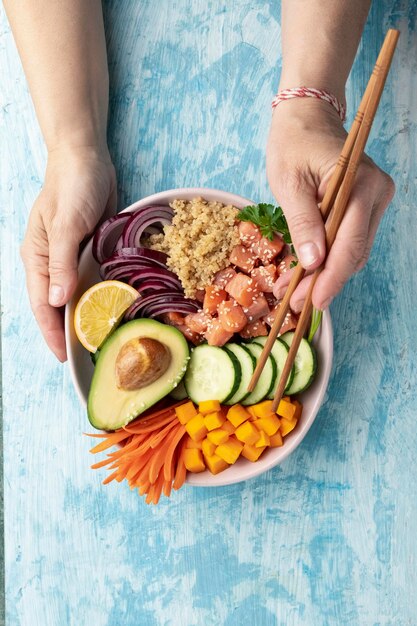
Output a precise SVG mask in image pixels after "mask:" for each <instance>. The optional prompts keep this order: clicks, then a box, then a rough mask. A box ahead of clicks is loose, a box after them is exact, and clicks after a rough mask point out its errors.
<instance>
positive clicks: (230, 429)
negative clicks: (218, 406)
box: [222, 420, 236, 435]
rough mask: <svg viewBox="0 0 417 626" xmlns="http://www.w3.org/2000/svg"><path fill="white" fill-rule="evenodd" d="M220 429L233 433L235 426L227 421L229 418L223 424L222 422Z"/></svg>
mask: <svg viewBox="0 0 417 626" xmlns="http://www.w3.org/2000/svg"><path fill="white" fill-rule="evenodd" d="M222 430H225V431H226V432H227V433H229V435H233V433H234V432H235V430H236V428H235V427H234V426H233V424H231V422H229V420H226V421H225V422H224V424H222Z"/></svg>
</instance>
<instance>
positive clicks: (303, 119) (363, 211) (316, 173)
mask: <svg viewBox="0 0 417 626" xmlns="http://www.w3.org/2000/svg"><path fill="white" fill-rule="evenodd" d="M345 138H346V131H345V130H344V128H343V125H342V122H341V121H340V119H339V117H338V115H337V113H336V111H334V109H333V108H332V107H331V105H329V104H327V103H325V102H322V101H316V100H313V99H312V98H303V99H293V100H288V101H286V102H282V103H280V104H279V105H278V106H277V107H276V109H275V111H274V113H273V118H272V124H271V129H270V134H269V140H268V148H267V172H268V179H269V184H270V186H271V189H272V192H273V194H274V196H275V198H276V200H277V202H278V203H279V204H280V205H281V206H282V209H283V211H284V214H285V216H286V218H287V221H288V225H289V228H290V232H291V236H292V240H293V243H294V247H295V250H296V252H297V256H298V258H299V260H300V262H301V264H302V265H303V267H304V268H305V269H306V270H314V269H315V268H317V267H318V266H319V265H320V264H321V263H322V262H323V260H324V258H325V256H326V246H325V231H324V224H323V219H322V216H321V213H320V211H319V208H318V203H320V201H321V199H322V198H323V196H324V192H325V189H326V185H327V183H328V181H329V179H330V177H331V175H332V173H333V170H334V168H335V165H336V163H337V160H338V157H339V154H340V152H341V150H342V147H343V144H344V141H345ZM394 191H395V186H394V183H393V181H392V179H391V178H390V176H388V174H386V173H385V172H383V171H382V170H381V169H380V168H379V167H377V166H376V165H375V163H374V162H373V161H372V160H371V159H370V158H369V157H367V156H364V158H363V160H362V163H361V164H360V166H359V169H358V172H357V175H356V181H355V184H354V187H353V190H352V193H351V197H350V200H349V203H348V206H347V208H346V213H345V216H344V218H343V221H342V223H341V225H340V228H339V230H338V233H337V236H336V239H335V242H334V244H333V246H332V248H331V250H330V253H329V255H328V257H327V258H326V262H325V267H324V270H323V271H322V272H321V274H320V276H319V277H318V279H317V282H316V284H315V287H314V290H313V296H312V298H313V305H314V306H315V307H316V308H318V309H325V308H326V307H327V306H328V305H329V304H330V302H331V301H332V299H333V298H334V297H335V296H336V294H337V293H339V291H340V290H341V289H342V287H343V285H344V284H345V282H346V281H347V280H348V278H349V277H350V276H351V275H352V274H353V273H355V272H358V271H359V270H360V269H362V268H363V267H364V265H365V264H366V262H367V260H368V257H369V254H370V251H371V248H372V244H373V241H374V238H375V234H376V231H377V228H378V225H379V222H380V220H381V218H382V215H383V213H384V211H385V209H386V208H387V206H388V204H389V203H390V201H391V199H392V197H393V195H394ZM289 279H290V276H289V272H288V273H287V274H284V275H283V276H282V277H281V278H279V279H278V281H277V282H276V284H275V288H274V293H275V295H276V297H278V298H282V297H283V294H284V292H285V288H286V286H287V285H288V283H289ZM308 284H309V278H308V277H306V278H304V280H303V281H302V282H301V283H300V285H299V286H298V287H297V289H296V291H295V292H294V294H293V296H292V299H291V307H292V308H293V309H294V310H295V311H300V310H301V308H302V305H303V302H304V298H305V295H306V292H307V289H308Z"/></svg>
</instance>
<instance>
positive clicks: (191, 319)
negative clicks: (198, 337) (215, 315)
mask: <svg viewBox="0 0 417 626" xmlns="http://www.w3.org/2000/svg"><path fill="white" fill-rule="evenodd" d="M210 320H211V317H210V315H207V314H206V313H204V311H197V313H189V315H186V317H185V319H184V323H185V324H186V325H187V326H188V328H189V329H190V330H192V331H193V332H195V333H201V334H202V333H205V332H206V330H207V327H208V325H209V323H210Z"/></svg>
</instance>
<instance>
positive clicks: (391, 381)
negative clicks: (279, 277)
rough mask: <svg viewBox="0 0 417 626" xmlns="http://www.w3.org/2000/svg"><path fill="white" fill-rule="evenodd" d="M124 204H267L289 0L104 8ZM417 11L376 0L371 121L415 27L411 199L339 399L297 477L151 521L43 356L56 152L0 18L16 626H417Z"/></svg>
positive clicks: (394, 104) (357, 316)
mask: <svg viewBox="0 0 417 626" xmlns="http://www.w3.org/2000/svg"><path fill="white" fill-rule="evenodd" d="M104 12H105V22H106V31H107V41H108V52H109V65H110V75H111V98H110V124H109V142H110V147H111V152H112V155H113V158H114V161H115V165H116V168H117V172H118V178H119V208H123V207H125V206H127V205H128V204H130V203H131V202H132V201H134V200H136V199H138V198H140V197H143V196H145V195H148V194H150V193H153V192H155V191H160V190H163V189H168V188H172V187H186V186H208V187H217V188H221V189H226V190H229V191H232V192H236V193H239V194H241V195H244V196H247V197H251V198H254V199H268V198H270V197H271V194H270V192H269V190H268V186H267V182H266V177H265V159H264V146H265V142H266V136H267V131H268V125H269V120H270V106H269V105H270V100H271V97H272V94H273V92H274V89H275V88H276V86H277V79H278V74H279V68H280V3H279V2H273V1H251V2H250V1H248V0H235V1H234V2H233V3H232V2H218V1H208V2H207V1H203V0H176V1H173V2H168V0H162V1H161V2H158V3H156V2H152V1H151V0H141V2H135V1H133V0H125V1H124V2H123V3H122V2H117V1H116V0H112V1H109V0H108V1H106V2H105V3H104ZM416 19H417V2H416V1H415V0H409V1H407V0H403V1H399V0H396V1H393V2H388V0H381V1H379V0H378V1H375V2H374V4H373V8H372V11H371V15H370V18H369V20H368V23H367V25H366V29H365V34H364V39H363V42H362V44H361V47H360V50H359V53H358V57H357V60H356V62H355V65H354V68H353V72H352V77H351V80H350V81H349V86H348V106H349V119H348V124H349V123H350V122H351V119H352V112H353V111H355V110H356V107H357V105H358V103H359V100H360V97H361V94H362V92H363V90H364V88H365V85H366V82H367V80H368V76H369V73H370V71H371V69H372V66H373V64H374V62H375V59H376V56H377V52H378V50H379V47H380V45H381V42H382V40H383V36H384V33H385V31H386V30H387V28H389V27H390V26H394V27H397V28H399V29H400V30H401V31H402V35H401V39H400V43H399V48H398V52H397V55H396V58H395V60H394V64H393V69H392V73H391V75H390V77H389V81H388V85H387V88H386V91H385V93H384V95H383V99H382V102H381V106H380V110H379V112H378V116H377V119H376V122H375V125H374V129H373V131H372V135H371V138H370V142H369V153H370V154H371V156H373V158H375V160H376V161H377V163H378V164H379V165H381V166H382V167H384V168H385V169H387V171H389V172H390V174H391V175H392V176H393V178H394V179H395V180H396V183H397V195H396V198H395V201H394V202H393V204H392V205H391V207H390V208H389V210H388V212H387V214H386V216H385V218H384V220H383V223H382V226H381V229H380V231H379V234H378V237H377V240H376V244H375V247H374V250H373V253H372V256H371V259H370V262H369V264H368V266H367V267H366V269H365V270H364V271H363V272H361V273H360V274H359V275H357V276H355V277H354V278H353V279H352V280H351V281H350V283H349V284H348V286H347V287H346V288H345V290H344V292H343V294H342V295H341V296H340V297H339V298H338V299H337V300H336V301H335V303H334V305H333V306H332V315H333V319H334V327H335V361H334V370H333V375H332V379H331V383H330V386H329V389H328V393H327V397H326V402H325V404H324V406H323V408H322V410H321V411H320V413H319V415H318V417H317V419H316V421H315V423H314V425H313V427H312V428H311V430H310V432H309V434H308V436H307V437H306V439H305V440H304V442H303V443H302V445H301V446H300V448H299V449H298V450H297V451H296V452H295V453H294V454H293V455H292V456H291V457H290V458H289V459H287V460H286V461H285V462H284V463H283V464H282V466H280V467H278V468H276V469H274V470H273V471H270V472H269V473H267V474H265V475H263V476H261V477H259V478H257V479H255V480H253V481H250V482H247V483H245V484H244V483H242V484H237V485H234V486H229V487H227V488H222V489H220V488H219V489H212V490H210V489H196V488H190V487H186V488H184V489H183V490H181V491H180V492H179V493H177V494H175V495H174V497H172V498H171V500H170V501H165V500H164V501H162V502H161V504H160V505H159V506H158V507H156V508H151V507H147V506H146V505H145V504H144V502H143V501H142V500H141V499H140V498H139V497H138V496H137V495H136V494H135V493H131V492H130V491H129V489H128V488H127V487H126V486H124V485H118V484H113V483H112V484H111V485H109V486H106V487H104V486H102V485H101V480H102V479H103V478H104V476H105V475H106V472H105V470H100V471H95V472H93V471H91V470H90V469H89V465H90V463H91V460H92V459H91V456H90V454H89V452H88V450H89V448H90V440H87V438H86V437H84V436H83V435H82V432H83V431H84V430H88V429H89V428H88V423H87V419H86V416H85V414H84V412H83V410H82V409H81V408H80V406H79V404H78V401H77V398H76V396H75V393H74V391H73V389H72V386H71V381H70V377H69V371H68V368H67V367H66V366H64V367H62V366H60V365H59V364H58V363H57V362H56V361H55V360H54V358H53V357H52V356H51V355H50V354H49V353H48V352H47V351H46V348H45V346H44V344H43V342H42V339H41V337H40V335H39V333H38V331H37V328H36V325H35V322H34V321H33V319H32V317H31V314H30V310H29V305H28V299H27V295H26V292H25V286H24V275H23V268H22V265H21V262H20V259H19V242H20V241H21V240H22V238H23V234H24V229H25V223H26V220H27V215H28V211H29V209H30V207H31V205H32V203H33V201H34V200H35V198H36V196H37V194H38V192H39V190H40V188H41V185H42V178H43V172H44V166H45V149H44V146H43V143H42V138H41V135H40V132H39V129H38V126H37V123H36V119H35V116H34V112H33V108H32V104H31V100H30V96H29V93H28V89H27V86H26V83H25V79H24V75H23V72H22V69H21V65H20V61H19V58H18V56H17V53H16V49H15V45H14V42H13V39H12V35H11V33H10V29H9V26H8V23H7V20H6V18H5V15H4V12H3V10H0V76H1V87H0V142H1V143H0V157H1V160H0V207H1V218H0V237H1V239H0V250H1V304H2V368H3V372H2V376H3V409H4V431H3V436H4V497H5V567H6V612H7V620H6V624H7V626H83V625H87V624H94V626H159V625H164V626H165V625H166V626H223V625H224V626H342V625H343V626H348V625H349V626H357V625H361V626H362V625H363V626H415V625H417V595H416V593H415V589H416V571H417V563H416V560H417V545H416V537H417V487H416V485H417V480H416V474H417V469H416V462H415V459H416V453H417V429H416V418H417V394H416V387H417V374H416V368H417V356H416V355H417V315H416V294H417V272H416V271H415V268H416V252H415V250H416V241H417V227H416V212H415V203H416V199H417V195H416V181H417V169H416V161H417V159H416V156H417V155H416V146H417V107H416V97H417V37H416V32H415V24H416Z"/></svg>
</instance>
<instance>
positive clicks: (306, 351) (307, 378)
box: [280, 330, 317, 396]
mask: <svg viewBox="0 0 417 626" xmlns="http://www.w3.org/2000/svg"><path fill="white" fill-rule="evenodd" d="M293 338H294V332H293V331H292V330H291V331H289V332H288V333H285V334H284V335H281V337H280V339H281V340H282V341H283V342H284V343H286V344H287V346H288V347H290V345H291V343H292V340H293ZM294 366H295V374H294V379H293V381H292V384H291V387H290V388H289V389H286V393H288V395H289V396H292V395H294V394H296V393H301V392H302V391H304V390H305V389H307V388H308V387H310V385H311V383H312V382H313V380H314V377H315V375H316V369H317V356H316V351H315V349H314V348H313V346H312V345H310V344H309V343H308V341H307V339H301V343H300V347H299V348H298V352H297V355H296V357H295V361H294Z"/></svg>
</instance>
